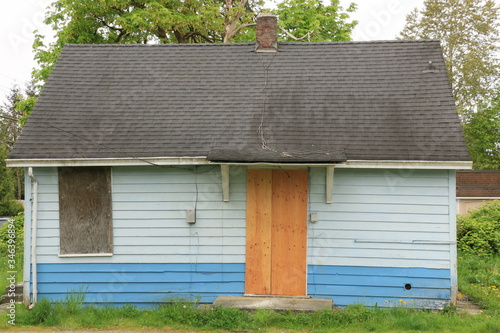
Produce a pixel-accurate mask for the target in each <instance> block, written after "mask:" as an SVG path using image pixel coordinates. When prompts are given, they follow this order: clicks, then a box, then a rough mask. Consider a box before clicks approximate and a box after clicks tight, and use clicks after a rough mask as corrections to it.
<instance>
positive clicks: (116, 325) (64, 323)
mask: <svg viewBox="0 0 500 333" xmlns="http://www.w3.org/2000/svg"><path fill="white" fill-rule="evenodd" d="M499 267H500V256H496V257H492V258H480V257H477V256H473V255H468V256H467V255H459V286H460V290H461V292H462V293H464V294H467V295H468V296H469V298H470V299H471V300H473V301H474V302H476V303H477V304H480V305H481V306H482V307H483V308H484V312H483V313H482V314H481V315H478V316H471V315H467V314H464V313H459V312H457V311H456V309H455V308H454V307H449V308H447V309H445V310H444V311H428V310H413V309H409V308H406V307H397V308H393V309H377V308H375V309H368V308H365V307H363V306H361V305H353V306H348V307H347V308H345V309H343V310H335V311H329V310H324V311H318V312H314V313H293V312H275V311H271V310H258V311H252V312H246V311H240V310H236V309H227V308H214V309H211V310H200V309H198V308H197V307H196V306H195V305H194V304H190V303H183V302H175V303H172V304H166V305H164V306H161V307H159V308H157V309H151V310H141V309H138V308H136V307H134V306H124V307H121V308H112V307H93V306H88V307H82V306H81V301H82V297H79V295H78V294H74V295H72V296H71V297H69V298H68V299H67V300H66V301H65V302H59V303H50V302H48V301H46V300H45V301H44V300H42V301H40V302H39V303H38V305H37V306H36V307H35V308H34V309H33V310H31V311H28V310H26V309H25V308H24V306H18V307H17V309H16V326H12V325H10V324H9V323H8V320H9V318H8V317H7V316H5V315H4V316H1V317H0V330H4V329H9V330H13V331H16V330H18V331H26V330H30V331H32V330H47V329H55V330H71V329H137V330H139V329H140V330H145V329H155V330H158V329H162V330H164V329H173V330H189V331H192V330H196V331H203V330H207V331H239V332H241V331H248V332H278V331H279V332H283V331H286V332H290V331H296V332H453V333H459V332H464V333H465V332H467V333H469V332H500V292H499V290H498V286H499V284H500V276H499V273H498V272H499V271H498V269H499Z"/></svg>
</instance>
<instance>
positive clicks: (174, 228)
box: [36, 166, 246, 263]
mask: <svg viewBox="0 0 500 333" xmlns="http://www.w3.org/2000/svg"><path fill="white" fill-rule="evenodd" d="M36 176H37V178H38V179H39V184H40V185H39V189H40V195H39V229H38V235H39V240H38V251H37V252H38V262H39V263H71V262H75V263H76V262H93V263H96V262H107V263H109V262H110V263H117V262H119V263H138V262H148V263H165V262H166V263H190V262H197V263H214V262H221V263H244V262H245V209H246V208H245V205H246V194H245V191H246V183H245V180H246V178H245V172H244V169H239V168H234V169H233V170H232V172H231V184H230V193H231V201H230V202H223V201H222V186H221V179H220V169H219V167H217V166H211V167H198V168H196V169H195V168H189V167H186V168H160V167H154V166H151V167H137V168H133V167H114V168H113V171H112V179H113V196H112V197H113V234H114V251H113V256H112V257H110V258H109V257H108V258H99V257H92V258H91V259H89V258H59V257H58V254H59V230H58V227H59V212H58V202H57V200H58V199H57V198H58V193H57V169H55V168H53V169H37V170H36ZM195 208H196V211H197V213H196V218H197V221H196V224H194V225H189V224H187V223H186V210H188V209H195Z"/></svg>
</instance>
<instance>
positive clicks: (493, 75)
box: [400, 0, 500, 120]
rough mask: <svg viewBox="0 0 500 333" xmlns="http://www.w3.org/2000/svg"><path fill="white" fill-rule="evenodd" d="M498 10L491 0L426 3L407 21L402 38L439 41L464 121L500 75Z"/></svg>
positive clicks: (410, 15)
mask: <svg viewBox="0 0 500 333" xmlns="http://www.w3.org/2000/svg"><path fill="white" fill-rule="evenodd" d="M499 15H500V8H499V7H498V6H497V5H496V3H495V1H493V0H425V1H424V9H423V10H421V11H419V10H417V9H415V10H413V11H412V12H411V13H410V14H409V15H408V16H407V18H406V25H405V27H404V29H403V31H402V32H401V34H400V38H401V39H440V40H441V43H442V47H443V54H444V58H445V60H446V66H447V68H448V72H449V75H450V79H451V82H452V86H453V94H454V96H455V100H456V102H457V107H458V110H459V112H460V113H461V115H462V116H463V117H465V120H467V117H468V114H471V113H473V112H474V111H475V109H476V108H477V106H478V105H479V104H480V103H484V102H486V101H488V100H489V99H490V98H491V97H492V88H493V87H494V86H495V83H496V81H497V79H498V75H499V67H498V63H499V62H498V58H497V55H498V42H499V40H500V29H499V20H498V19H499Z"/></svg>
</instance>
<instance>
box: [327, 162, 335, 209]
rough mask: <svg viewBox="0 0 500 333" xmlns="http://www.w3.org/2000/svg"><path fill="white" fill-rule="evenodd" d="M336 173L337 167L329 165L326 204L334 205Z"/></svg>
mask: <svg viewBox="0 0 500 333" xmlns="http://www.w3.org/2000/svg"><path fill="white" fill-rule="evenodd" d="M334 173H335V167H334V166H333V165H329V166H327V167H326V203H327V204H331V203H333V177H334Z"/></svg>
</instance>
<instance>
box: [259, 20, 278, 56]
mask: <svg viewBox="0 0 500 333" xmlns="http://www.w3.org/2000/svg"><path fill="white" fill-rule="evenodd" d="M256 35H257V42H256V43H255V52H277V51H278V18H277V17H276V15H273V14H271V13H261V14H259V16H257V34H256Z"/></svg>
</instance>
